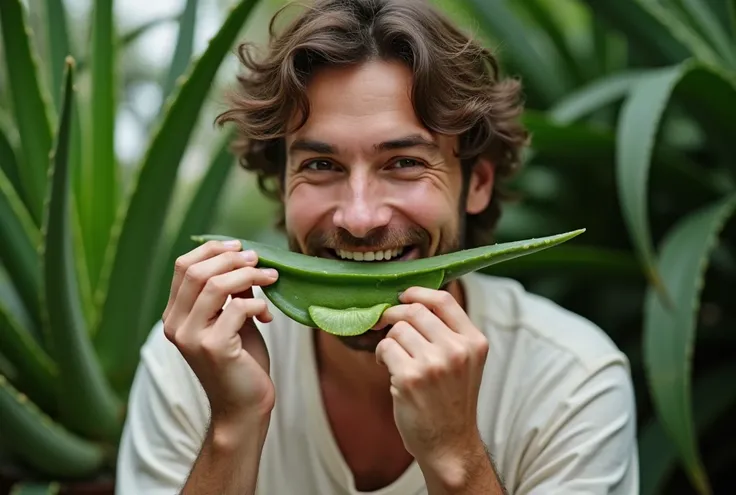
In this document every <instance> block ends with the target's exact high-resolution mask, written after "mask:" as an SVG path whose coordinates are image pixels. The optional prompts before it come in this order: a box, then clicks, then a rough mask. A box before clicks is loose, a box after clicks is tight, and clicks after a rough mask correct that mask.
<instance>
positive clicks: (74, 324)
mask: <svg viewBox="0 0 736 495" xmlns="http://www.w3.org/2000/svg"><path fill="white" fill-rule="evenodd" d="M73 74H74V70H73V62H72V61H71V59H69V61H68V62H67V74H66V85H65V90H64V97H63V100H62V108H61V114H60V118H59V129H58V132H57V136H56V143H55V146H54V152H53V155H52V165H51V170H50V172H51V174H50V186H49V189H48V190H49V199H48V208H47V214H46V216H45V220H44V228H43V244H42V258H41V260H42V274H43V282H44V284H43V291H42V295H43V297H44V301H43V302H44V304H43V307H44V308H45V311H44V312H43V315H44V317H45V318H44V320H45V321H44V323H45V324H44V327H45V329H46V333H47V338H48V340H49V343H50V347H51V353H52V356H53V358H54V361H55V362H56V363H57V366H58V368H59V380H58V390H59V394H58V397H59V409H60V413H61V416H62V417H63V418H64V420H65V424H67V425H68V426H69V427H70V428H72V429H74V430H76V431H79V432H84V433H86V434H88V435H91V436H94V437H98V438H105V439H108V440H113V439H115V438H116V437H117V435H118V434H119V428H120V419H121V414H120V412H121V410H122V409H121V407H120V405H119V404H118V403H117V401H116V397H115V395H114V393H113V391H112V389H111V388H110V386H109V384H108V383H107V381H106V379H105V375H104V374H103V372H102V369H101V367H100V365H99V362H98V361H97V359H96V356H95V353H94V348H93V347H92V342H91V340H90V339H89V336H88V334H87V326H86V322H85V320H84V314H83V309H82V302H81V300H80V293H79V289H78V284H77V277H76V267H75V260H74V246H73V239H72V236H73V233H72V229H73V225H72V214H71V203H72V202H71V197H70V196H71V173H70V171H69V160H68V158H69V137H70V133H71V112H72V109H73V105H72V102H73V95H74V91H73V81H74V76H73Z"/></svg>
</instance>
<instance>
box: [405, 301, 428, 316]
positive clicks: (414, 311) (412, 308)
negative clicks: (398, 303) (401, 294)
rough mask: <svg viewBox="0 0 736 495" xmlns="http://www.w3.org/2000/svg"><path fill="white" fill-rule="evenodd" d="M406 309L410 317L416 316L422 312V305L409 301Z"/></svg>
mask: <svg viewBox="0 0 736 495" xmlns="http://www.w3.org/2000/svg"><path fill="white" fill-rule="evenodd" d="M406 311H407V313H408V315H409V317H410V318H416V317H418V316H419V315H421V314H422V311H424V306H423V305H422V304H420V303H411V304H410V305H409V307H408V308H407V310H406Z"/></svg>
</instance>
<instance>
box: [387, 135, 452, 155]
mask: <svg viewBox="0 0 736 495" xmlns="http://www.w3.org/2000/svg"><path fill="white" fill-rule="evenodd" d="M414 147H424V148H430V149H432V150H436V149H438V148H439V146H437V143H435V142H434V141H432V140H431V139H427V138H425V137H424V136H421V135H419V134H410V135H408V136H404V137H400V138H397V139H391V140H389V141H384V142H382V143H378V144H377V145H375V146H374V148H375V149H377V150H379V151H389V150H399V149H403V148H414Z"/></svg>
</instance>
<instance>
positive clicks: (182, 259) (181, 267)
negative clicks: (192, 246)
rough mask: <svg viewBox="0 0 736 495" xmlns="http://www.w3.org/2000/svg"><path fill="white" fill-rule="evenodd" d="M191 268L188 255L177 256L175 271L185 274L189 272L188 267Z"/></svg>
mask: <svg viewBox="0 0 736 495" xmlns="http://www.w3.org/2000/svg"><path fill="white" fill-rule="evenodd" d="M188 268H189V259H188V258H187V256H186V255H181V256H179V257H178V258H176V261H175V262H174V272H176V273H178V274H180V275H184V274H185V273H186V272H187V269H188Z"/></svg>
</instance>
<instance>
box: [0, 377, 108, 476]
mask: <svg viewBox="0 0 736 495" xmlns="http://www.w3.org/2000/svg"><path fill="white" fill-rule="evenodd" d="M0 438H2V442H3V445H4V446H5V447H6V448H7V449H8V450H10V451H11V453H12V454H14V455H15V456H17V457H18V458H20V459H21V460H23V461H24V462H25V463H27V464H28V465H29V466H31V467H32V468H34V469H37V470H39V471H40V472H43V473H45V474H47V475H50V476H64V477H67V476H68V477H75V476H89V475H91V474H93V473H95V472H96V471H97V470H98V469H99V468H100V467H101V466H102V465H103V463H104V462H105V451H104V449H103V448H102V447H100V446H98V445H96V444H94V443H91V442H89V441H87V440H84V439H82V438H80V437H78V436H76V435H74V434H73V433H71V432H69V431H67V430H66V429H65V428H64V427H62V426H61V425H59V424H58V423H55V422H54V421H53V420H52V419H51V418H49V417H48V416H46V415H45V414H44V413H43V412H42V411H41V410H40V409H39V408H38V407H37V406H36V405H35V404H34V403H33V402H31V401H29V400H28V398H27V397H26V396H25V395H23V394H21V393H20V392H18V390H16V389H15V388H14V387H13V386H12V385H11V384H10V383H8V381H7V380H6V379H5V377H4V376H2V375H0Z"/></svg>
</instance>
